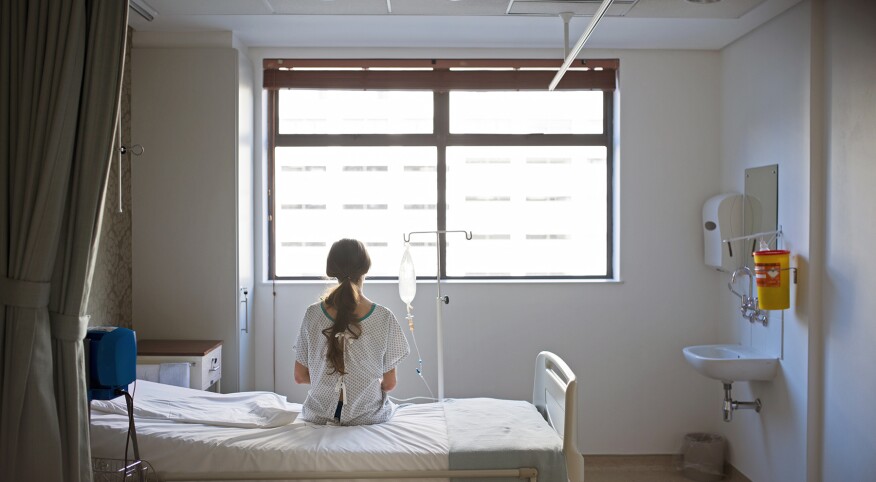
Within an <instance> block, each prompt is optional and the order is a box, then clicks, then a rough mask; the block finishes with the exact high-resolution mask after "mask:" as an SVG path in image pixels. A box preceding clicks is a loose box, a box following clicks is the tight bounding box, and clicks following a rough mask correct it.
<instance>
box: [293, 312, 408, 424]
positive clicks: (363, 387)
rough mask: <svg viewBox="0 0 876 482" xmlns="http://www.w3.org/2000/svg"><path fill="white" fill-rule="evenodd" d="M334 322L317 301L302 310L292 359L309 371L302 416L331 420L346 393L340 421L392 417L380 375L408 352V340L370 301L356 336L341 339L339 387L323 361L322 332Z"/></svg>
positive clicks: (336, 375)
mask: <svg viewBox="0 0 876 482" xmlns="http://www.w3.org/2000/svg"><path fill="white" fill-rule="evenodd" d="M332 323H333V321H332V318H331V317H330V316H329V314H328V313H327V312H326V311H325V307H324V306H323V304H322V302H319V303H314V304H312V305H310V306H309V307H308V308H307V312H306V313H305V315H304V321H302V323H301V333H300V334H299V335H298V342H297V343H296V344H295V347H294V348H295V351H296V355H295V359H296V360H297V361H298V363H301V364H302V365H304V366H305V367H307V369H308V371H309V372H310V383H311V387H310V390H309V391H308V393H307V399H306V400H305V401H304V407H303V409H302V411H301V417H302V419H303V420H305V421H308V422H314V423H318V424H326V423H333V422H336V420H335V418H334V414H335V409H336V408H337V405H338V399H339V398H340V395H341V393H345V394H346V396H345V398H344V405H343V408H342V410H341V418H340V424H341V425H368V424H374V423H381V422H385V421H387V420H389V419H390V418H392V416H393V414H394V413H395V410H396V404H394V403H393V402H392V401H391V400H390V399H389V397H388V396H387V394H386V392H384V391H383V389H381V388H380V379H381V378H382V377H383V374H384V373H386V372H388V371H390V370H392V369H393V368H395V367H396V366H397V365H398V364H399V362H401V361H402V360H403V359H404V358H405V357H406V356H408V354H409V353H410V351H411V350H410V348H409V347H408V342H407V340H406V339H405V335H404V333H403V332H402V330H401V327H399V324H398V321H397V320H396V318H395V315H393V314H392V312H391V311H389V310H388V309H386V308H385V307H383V306H380V305H378V304H376V303H375V304H374V305H373V306H372V307H371V311H370V312H369V313H368V314H367V315H365V317H363V318H362V319H361V320H359V326H360V327H361V328H362V333H361V334H360V335H359V338H355V339H354V338H353V337H352V336H349V337H347V338H346V340H344V339H343V338H342V339H341V341H342V342H344V343H345V345H344V367H345V370H346V372H347V373H346V374H345V375H344V376H343V385H344V387H343V388H344V389H343V390H342V387H341V381H342V379H341V375H340V374H339V373H337V372H334V370H333V369H332V368H331V366H330V365H329V364H328V360H326V353H327V350H328V340H327V339H326V337H325V335H323V333H322V330H324V329H325V328H328V327H330V326H331V325H332Z"/></svg>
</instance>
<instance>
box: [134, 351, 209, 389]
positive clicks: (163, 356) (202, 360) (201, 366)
mask: <svg viewBox="0 0 876 482" xmlns="http://www.w3.org/2000/svg"><path fill="white" fill-rule="evenodd" d="M179 362H187V363H190V364H191V365H192V369H191V379H190V382H189V383H190V385H189V388H196V389H198V390H210V391H214V392H217V393H218V392H219V388H220V387H219V383H220V381H221V378H222V341H221V340H138V341H137V364H138V365H157V364H160V363H179Z"/></svg>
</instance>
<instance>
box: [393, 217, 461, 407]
mask: <svg viewBox="0 0 876 482" xmlns="http://www.w3.org/2000/svg"><path fill="white" fill-rule="evenodd" d="M447 233H464V234H465V239H467V240H471V236H472V234H471V231H461V230H456V231H446V230H438V231H411V232H410V233H408V234H406V235H404V234H403V235H402V238H403V239H404V240H405V242H406V243H409V242H411V235H412V234H434V235H435V241H436V242H435V251H436V252H437V254H438V256H437V260H438V271H437V272H436V275H435V286H436V287H437V288H438V297H437V298H435V316H436V319H435V337H436V338H437V339H438V356H437V362H438V363H437V365H438V400H439V401H444V327H443V324H444V323H443V320H442V317H441V303H442V302H443V303H444V304H445V305H446V304H448V303H450V297H449V296H441V235H442V234H447Z"/></svg>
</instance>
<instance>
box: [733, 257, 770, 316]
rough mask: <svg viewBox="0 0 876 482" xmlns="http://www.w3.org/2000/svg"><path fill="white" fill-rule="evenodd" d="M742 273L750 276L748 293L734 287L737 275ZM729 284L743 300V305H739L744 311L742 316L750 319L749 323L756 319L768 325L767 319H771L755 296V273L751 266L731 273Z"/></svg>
mask: <svg viewBox="0 0 876 482" xmlns="http://www.w3.org/2000/svg"><path fill="white" fill-rule="evenodd" d="M740 274H745V275H746V276H748V294H747V295H746V294H744V293H739V292H737V291H736V290H735V289H733V285H734V284H735V283H736V277H737V276H739V275H740ZM727 286H729V287H730V292H731V293H733V294H734V295H736V296H738V297H739V299H740V300H742V306H740V307H739V312H740V313H742V317H743V318H746V319H748V322H749V323H754V322H755V321H757V322H759V323H762V324H763V326H766V325H767V320H768V319H769V314H768V313H767V312H766V311H763V310H760V309H759V308H758V307H757V298H755V297H754V293H753V290H754V273H752V271H751V268H749V267H748V266H743V267H741V268H739V269H737V270H736V271H734V272H733V274H732V275H730V282H729V283H727Z"/></svg>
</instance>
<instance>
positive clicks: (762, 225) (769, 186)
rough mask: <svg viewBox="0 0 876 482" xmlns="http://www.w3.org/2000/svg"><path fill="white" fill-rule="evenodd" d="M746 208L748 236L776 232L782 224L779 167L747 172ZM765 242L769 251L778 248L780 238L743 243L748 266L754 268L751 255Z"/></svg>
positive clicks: (746, 230)
mask: <svg viewBox="0 0 876 482" xmlns="http://www.w3.org/2000/svg"><path fill="white" fill-rule="evenodd" d="M743 206H745V209H744V211H743V213H742V216H743V223H742V225H743V226H745V235H746V236H748V235H752V234H755V233H763V232H767V231H775V230H777V229H778V222H779V165H778V164H773V165H770V166H762V167H752V168H750V169H746V170H745V202H744V203H743ZM761 239H763V240H764V241H766V242H768V243H769V249H777V236H774V235H767V236H764V237H763V238H760V237H758V238H754V239H750V240H747V241H744V243H745V246H744V247H743V249H744V250H745V266H748V267H749V268H752V269H754V258H753V256H752V255H751V253H753V252H754V251H757V250H758V249H759V243H760V241H761Z"/></svg>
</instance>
